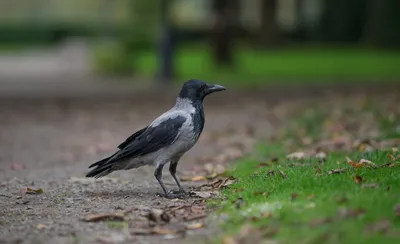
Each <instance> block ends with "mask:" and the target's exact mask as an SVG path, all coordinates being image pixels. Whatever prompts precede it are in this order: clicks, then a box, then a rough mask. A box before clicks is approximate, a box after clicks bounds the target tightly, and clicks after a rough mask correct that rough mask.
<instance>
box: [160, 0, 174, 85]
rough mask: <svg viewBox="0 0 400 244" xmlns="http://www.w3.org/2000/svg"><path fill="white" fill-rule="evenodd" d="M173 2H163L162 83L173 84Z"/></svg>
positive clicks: (163, 0)
mask: <svg viewBox="0 0 400 244" xmlns="http://www.w3.org/2000/svg"><path fill="white" fill-rule="evenodd" d="M171 1H172V0H161V22H162V30H161V31H162V33H161V43H160V44H161V45H160V47H161V48H160V49H161V50H160V81H162V82H164V83H171V82H172V79H173V76H174V66H173V64H174V63H173V61H174V58H173V51H174V49H173V40H172V26H171V21H170V16H169V11H170V4H171Z"/></svg>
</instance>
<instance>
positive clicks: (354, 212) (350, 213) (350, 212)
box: [338, 208, 367, 218]
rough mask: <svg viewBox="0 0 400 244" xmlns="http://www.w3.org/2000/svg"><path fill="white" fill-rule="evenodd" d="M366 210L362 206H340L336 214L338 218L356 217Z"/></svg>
mask: <svg viewBox="0 0 400 244" xmlns="http://www.w3.org/2000/svg"><path fill="white" fill-rule="evenodd" d="M366 212H367V211H366V210H365V209H363V208H358V209H345V208H341V209H339V211H338V216H339V217H340V218H350V217H358V216H360V215H362V214H365V213H366Z"/></svg>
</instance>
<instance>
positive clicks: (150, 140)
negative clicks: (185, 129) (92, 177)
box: [107, 116, 186, 164]
mask: <svg viewBox="0 0 400 244" xmlns="http://www.w3.org/2000/svg"><path fill="white" fill-rule="evenodd" d="M185 121H186V118H185V117H184V116H177V117H175V118H170V119H166V120H164V121H163V122H161V123H160V124H159V125H157V126H155V127H151V126H149V127H147V128H146V129H145V131H144V132H142V133H141V134H140V135H139V136H138V137H136V138H135V140H133V141H131V142H130V143H129V144H127V145H125V146H124V147H123V149H121V150H120V151H119V152H118V153H117V154H116V155H115V156H113V157H112V158H111V159H110V160H109V161H108V162H107V164H108V163H113V162H116V161H119V160H121V159H124V158H130V157H138V156H143V155H146V154H149V153H152V152H155V151H157V150H159V149H160V148H162V147H165V146H168V145H171V144H172V143H173V142H174V140H175V138H176V137H177V135H178V133H179V130H180V128H181V127H182V125H183V123H185Z"/></svg>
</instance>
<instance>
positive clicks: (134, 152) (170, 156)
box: [86, 80, 225, 198]
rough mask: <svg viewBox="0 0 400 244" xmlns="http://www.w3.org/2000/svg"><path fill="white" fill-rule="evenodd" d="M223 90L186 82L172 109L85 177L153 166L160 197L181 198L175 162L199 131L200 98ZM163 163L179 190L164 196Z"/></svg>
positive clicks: (182, 190)
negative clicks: (161, 192)
mask: <svg viewBox="0 0 400 244" xmlns="http://www.w3.org/2000/svg"><path fill="white" fill-rule="evenodd" d="M223 90H225V88H224V87H223V86H220V85H210V84H207V83H205V82H204V81H201V80H188V81H186V82H185V83H184V84H183V87H182V89H181V91H180V93H179V96H178V97H177V98H176V103H175V106H174V107H173V108H171V109H170V110H169V111H167V112H165V113H164V114H162V115H161V116H160V117H158V118H156V119H155V120H154V121H153V122H152V123H151V124H150V125H149V126H147V127H145V128H143V129H141V130H139V131H137V132H135V133H134V134H133V135H131V136H130V137H128V138H127V139H126V140H125V141H124V142H123V143H121V144H120V145H119V146H118V151H117V152H115V153H114V154H113V155H111V156H110V157H107V158H105V159H103V160H100V161H98V162H96V163H94V164H92V165H90V166H89V168H92V167H96V168H94V169H92V170H91V171H90V172H89V173H88V174H87V175H86V177H95V178H99V177H103V176H106V175H108V174H110V173H111V172H113V171H116V170H128V169H133V168H138V167H141V166H144V165H154V166H155V167H156V169H155V172H154V176H155V178H156V179H157V181H158V183H159V184H160V186H161V188H162V190H163V194H160V195H161V196H164V197H166V198H178V197H182V196H183V195H184V194H185V191H184V189H183V188H182V186H181V184H180V182H179V180H178V178H177V177H176V167H177V165H178V162H179V159H180V158H181V157H182V155H183V154H184V153H186V152H187V151H188V150H189V149H191V148H192V147H193V146H194V145H195V144H196V142H197V140H198V139H199V136H200V134H201V132H202V131H203V127H204V109H203V100H204V98H205V97H206V96H207V95H209V94H211V93H213V92H218V91H223ZM167 163H170V166H169V172H170V173H171V175H172V177H173V178H174V180H175V182H176V184H177V185H178V187H179V190H178V191H170V192H168V191H167V188H166V187H165V185H164V183H163V181H162V170H163V167H164V165H165V164H167Z"/></svg>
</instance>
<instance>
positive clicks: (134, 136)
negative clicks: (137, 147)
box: [118, 126, 147, 149]
mask: <svg viewBox="0 0 400 244" xmlns="http://www.w3.org/2000/svg"><path fill="white" fill-rule="evenodd" d="M146 129H147V126H146V127H145V128H143V129H141V130H139V131H136V132H135V133H133V134H132V135H131V136H130V137H128V138H127V139H126V140H125V141H124V142H123V143H121V144H119V146H118V148H119V149H124V147H126V146H127V145H128V144H129V143H131V142H132V141H133V140H135V139H136V138H137V137H139V136H140V135H141V134H142V133H143V132H144V131H145V130H146Z"/></svg>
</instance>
